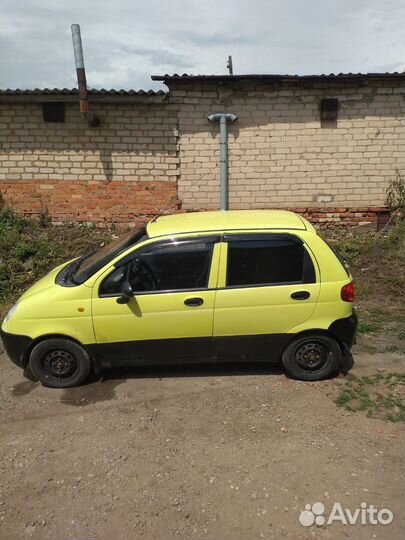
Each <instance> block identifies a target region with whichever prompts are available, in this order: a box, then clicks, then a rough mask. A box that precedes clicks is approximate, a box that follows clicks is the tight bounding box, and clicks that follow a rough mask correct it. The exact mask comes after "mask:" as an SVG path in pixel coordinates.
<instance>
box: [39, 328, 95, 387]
mask: <svg viewBox="0 0 405 540" xmlns="http://www.w3.org/2000/svg"><path fill="white" fill-rule="evenodd" d="M29 368H30V370H31V371H32V373H33V375H34V376H35V377H36V378H37V379H38V380H39V381H41V383H42V384H43V385H44V386H48V387H50V388H70V387H71V386H78V385H80V384H82V383H83V382H84V381H85V380H86V379H87V377H88V376H89V374H90V371H91V360H90V357H89V355H88V353H87V351H85V350H84V349H83V347H81V346H80V345H79V344H78V343H75V342H74V341H70V340H69V339H63V338H51V339H46V340H44V341H41V342H40V343H38V345H35V347H34V348H33V349H32V351H31V354H30V360H29Z"/></svg>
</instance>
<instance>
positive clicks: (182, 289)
mask: <svg viewBox="0 0 405 540" xmlns="http://www.w3.org/2000/svg"><path fill="white" fill-rule="evenodd" d="M219 251H220V243H219V236H212V237H204V238H202V237H197V238H187V239H181V240H176V239H167V240H163V241H158V242H155V243H152V244H148V245H146V246H144V247H141V248H139V249H138V250H136V251H135V252H133V253H132V254H130V255H129V256H126V257H124V258H123V259H122V260H121V261H120V262H119V263H116V265H115V267H113V268H111V269H110V270H109V271H108V272H106V273H105V274H104V275H103V276H101V277H100V278H99V280H98V281H97V283H96V284H95V286H94V289H93V305H92V309H93V324H94V332H95V337H96V345H95V346H94V349H95V353H96V356H97V357H98V358H99V360H101V361H102V362H103V364H107V365H118V364H123V365H127V364H132V363H134V364H144V363H154V364H163V363H166V362H184V361H189V360H193V359H195V358H200V357H202V358H210V357H211V355H212V332H213V309H214V300H215V294H216V290H215V289H216V280H217V274H218V265H219ZM123 280H128V281H129V282H130V284H131V287H132V290H133V293H134V296H133V297H132V298H130V300H129V302H128V303H127V304H120V303H117V299H118V298H119V296H120V290H121V286H122V282H123Z"/></svg>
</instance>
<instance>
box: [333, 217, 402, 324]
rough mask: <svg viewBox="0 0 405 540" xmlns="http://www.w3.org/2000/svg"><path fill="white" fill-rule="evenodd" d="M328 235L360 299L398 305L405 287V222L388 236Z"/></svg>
mask: <svg viewBox="0 0 405 540" xmlns="http://www.w3.org/2000/svg"><path fill="white" fill-rule="evenodd" d="M325 234H326V235H327V237H328V241H329V242H330V243H331V244H332V245H333V247H334V248H335V249H336V250H337V251H338V253H339V254H340V255H341V257H342V258H343V259H344V261H345V262H346V264H347V266H348V268H349V270H350V272H351V273H352V275H353V277H354V280H355V282H356V286H357V297H358V299H360V300H363V299H366V300H370V298H373V299H378V300H379V301H380V302H381V303H383V302H384V301H385V300H386V299H387V298H389V297H392V299H393V300H394V301H395V302H396V303H398V299H400V298H402V291H403V289H404V287H405V265H404V253H405V222H397V223H396V224H395V226H394V227H393V228H392V229H391V230H390V231H388V232H386V233H378V232H377V233H376V232H368V233H364V232H363V233H358V232H355V231H350V230H348V231H343V230H340V231H339V230H335V231H331V232H329V233H325ZM375 309H376V310H377V311H378V309H379V308H375ZM380 309H381V308H380ZM377 314H378V313H376V315H377ZM382 314H383V313H381V314H380V315H382Z"/></svg>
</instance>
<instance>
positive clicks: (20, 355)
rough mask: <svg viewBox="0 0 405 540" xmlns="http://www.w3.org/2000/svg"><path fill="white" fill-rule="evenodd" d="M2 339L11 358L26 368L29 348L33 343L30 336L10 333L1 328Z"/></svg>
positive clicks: (17, 364)
mask: <svg viewBox="0 0 405 540" xmlns="http://www.w3.org/2000/svg"><path fill="white" fill-rule="evenodd" d="M0 336H1V340H2V342H3V345H4V348H5V350H6V353H7V355H8V357H9V358H10V360H11V361H12V362H14V364H15V365H16V366H18V367H21V368H24V367H25V365H26V363H27V362H26V360H27V350H28V347H29V346H30V345H31V343H32V338H30V337H29V336H21V335H19V334H9V333H8V332H5V331H4V330H0Z"/></svg>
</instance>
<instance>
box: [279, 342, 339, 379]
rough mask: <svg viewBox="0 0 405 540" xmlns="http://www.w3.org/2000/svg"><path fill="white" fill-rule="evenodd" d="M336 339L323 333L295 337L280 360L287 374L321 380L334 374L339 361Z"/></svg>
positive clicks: (299, 377)
mask: <svg viewBox="0 0 405 540" xmlns="http://www.w3.org/2000/svg"><path fill="white" fill-rule="evenodd" d="M341 356H342V353H341V350H340V347H339V344H338V343H337V341H336V340H335V339H334V338H333V337H330V336H326V335H323V334H315V333H314V334H306V335H303V336H298V337H296V338H295V339H294V340H293V341H292V342H290V343H289V344H288V345H287V347H286V348H285V349H284V352H283V355H282V361H283V365H284V368H285V370H286V372H287V373H288V375H290V376H291V377H293V378H294V379H299V380H301V381H321V380H323V379H327V378H328V377H331V376H332V375H334V374H335V373H336V372H337V370H338V367H339V365H340V361H341Z"/></svg>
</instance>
